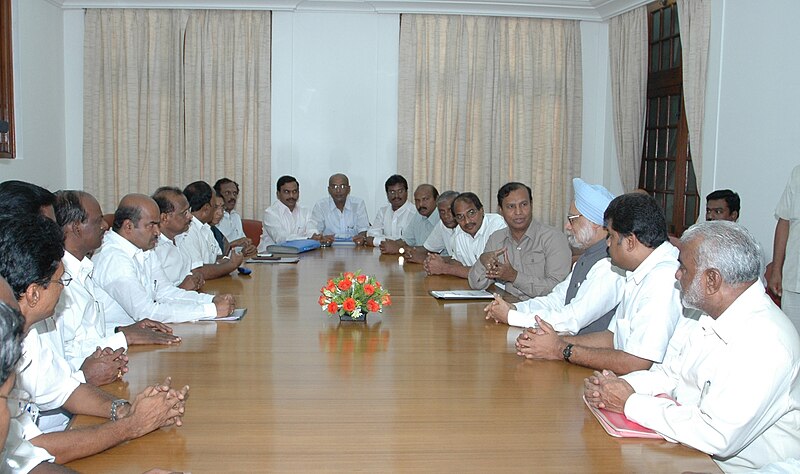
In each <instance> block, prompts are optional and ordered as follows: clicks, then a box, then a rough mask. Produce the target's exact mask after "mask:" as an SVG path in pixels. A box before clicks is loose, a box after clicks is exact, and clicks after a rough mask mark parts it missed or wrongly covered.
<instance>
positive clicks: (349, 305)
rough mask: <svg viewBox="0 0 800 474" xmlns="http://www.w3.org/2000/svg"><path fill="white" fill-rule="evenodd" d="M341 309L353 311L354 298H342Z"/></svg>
mask: <svg viewBox="0 0 800 474" xmlns="http://www.w3.org/2000/svg"><path fill="white" fill-rule="evenodd" d="M342 309H343V310H345V311H347V312H348V313H351V312H353V311H355V310H356V300H354V299H353V298H347V299H346V300H344V303H342Z"/></svg>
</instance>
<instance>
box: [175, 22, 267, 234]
mask: <svg viewBox="0 0 800 474" xmlns="http://www.w3.org/2000/svg"><path fill="white" fill-rule="evenodd" d="M185 66H186V69H185V77H186V92H185V94H186V156H187V158H188V159H187V160H185V161H184V170H183V171H184V176H185V179H186V182H187V183H188V182H191V181H194V180H197V179H204V178H205V179H207V180H211V181H210V184H212V185H213V184H214V181H216V179H217V178H221V177H223V176H226V177H229V178H231V179H233V180H234V181H237V182H238V183H239V184H240V189H241V193H240V195H239V202H240V203H241V208H240V212H242V214H243V215H244V216H257V217H256V218H258V219H260V218H261V215H262V214H263V212H264V209H266V208H267V207H268V206H269V196H270V195H271V193H269V192H264V191H265V190H269V189H272V185H271V183H270V180H271V176H270V167H271V164H270V12H269V11H214V10H196V11H193V12H192V13H191V14H190V16H189V21H188V24H187V27H186V56H185Z"/></svg>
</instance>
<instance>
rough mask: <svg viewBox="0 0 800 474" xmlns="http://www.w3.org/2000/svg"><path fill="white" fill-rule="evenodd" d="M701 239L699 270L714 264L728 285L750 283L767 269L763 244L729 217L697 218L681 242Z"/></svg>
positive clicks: (706, 268) (698, 253) (713, 266)
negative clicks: (719, 218) (705, 219)
mask: <svg viewBox="0 0 800 474" xmlns="http://www.w3.org/2000/svg"><path fill="white" fill-rule="evenodd" d="M698 239H699V245H698V247H697V267H698V268H697V271H698V272H703V271H705V270H708V269H709V268H715V269H717V270H718V271H719V273H720V275H722V279H723V280H724V281H725V283H727V284H729V285H740V284H743V283H751V282H753V281H756V280H758V279H759V277H760V276H761V274H762V273H763V272H764V269H763V260H762V258H761V246H760V245H759V244H758V242H757V241H756V239H755V238H753V235H752V234H750V232H749V231H748V230H747V229H745V228H744V227H742V226H741V225H739V224H737V223H735V222H728V221H706V222H698V223H697V224H695V225H693V226H691V227H689V228H688V229H687V230H686V232H684V233H683V236H682V237H681V243H682V244H686V243H689V242H693V241H695V240H698Z"/></svg>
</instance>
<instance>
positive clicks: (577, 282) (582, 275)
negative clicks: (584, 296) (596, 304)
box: [564, 240, 617, 334]
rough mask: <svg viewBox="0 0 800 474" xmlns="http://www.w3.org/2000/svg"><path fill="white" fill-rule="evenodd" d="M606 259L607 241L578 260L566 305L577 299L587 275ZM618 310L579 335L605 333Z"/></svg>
mask: <svg viewBox="0 0 800 474" xmlns="http://www.w3.org/2000/svg"><path fill="white" fill-rule="evenodd" d="M606 257H608V250H607V246H606V241H605V240H601V241H600V242H597V243H596V244H594V245H592V246H591V247H589V248H588V249H586V251H585V252H583V255H581V256H580V258H578V261H577V262H575V267H573V269H572V278H570V279H569V287H568V288H567V297H566V299H565V301H564V304H569V302H570V301H572V298H575V295H576V294H577V293H578V288H580V287H581V285H582V284H583V282H584V281H586V275H587V274H588V273H589V270H591V269H592V267H593V266H594V264H595V263H597V262H598V261H600V260H601V259H603V258H606ZM616 310H617V307H616V306H614V309H612V310H611V311H609V312H608V313H606V314H604V315H603V316H601V317H600V319H598V320H596V321H594V322H593V323H591V324H589V325H588V326H586V327H585V328H583V329H581V330H580V331H578V334H589V333H590V332H599V331H605V330H606V329H608V324H609V323H610V322H611V318H612V317H613V316H614V312H615V311H616Z"/></svg>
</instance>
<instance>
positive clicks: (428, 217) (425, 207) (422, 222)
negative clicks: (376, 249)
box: [380, 184, 439, 255]
mask: <svg viewBox="0 0 800 474" xmlns="http://www.w3.org/2000/svg"><path fill="white" fill-rule="evenodd" d="M438 197H439V191H438V190H437V189H436V188H435V187H434V186H433V185H432V184H420V185H419V186H417V189H416V191H414V207H415V208H416V209H417V212H416V213H415V214H414V216H413V217H412V218H411V221H410V222H409V223H408V226H406V228H405V229H403V238H402V239H397V240H391V239H385V240H384V241H383V242H381V244H380V249H381V253H382V254H388V255H394V254H398V253H403V254H404V253H405V252H406V249H411V248H413V247H415V246H422V244H424V243H425V240H426V239H427V238H428V236H429V235H430V234H431V231H433V229H434V227H436V224H438V223H439V211H438V210H437V209H436V199H437V198H438ZM401 249H402V251H401Z"/></svg>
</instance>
